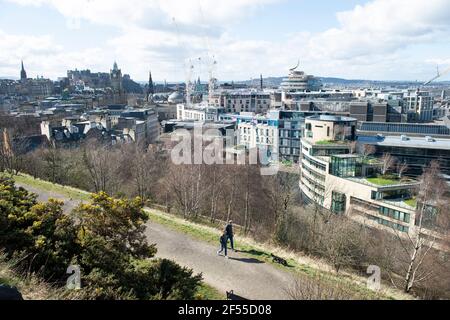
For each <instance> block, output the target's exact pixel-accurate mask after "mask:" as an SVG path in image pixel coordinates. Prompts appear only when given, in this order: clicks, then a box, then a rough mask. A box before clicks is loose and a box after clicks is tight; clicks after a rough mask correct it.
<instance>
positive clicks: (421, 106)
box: [403, 90, 433, 122]
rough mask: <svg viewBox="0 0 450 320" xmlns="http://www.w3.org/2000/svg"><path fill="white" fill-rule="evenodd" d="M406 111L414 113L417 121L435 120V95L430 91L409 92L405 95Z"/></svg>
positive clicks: (413, 117) (413, 116)
mask: <svg viewBox="0 0 450 320" xmlns="http://www.w3.org/2000/svg"><path fill="white" fill-rule="evenodd" d="M403 100H404V103H405V111H406V112H407V113H408V114H411V115H412V120H415V121H422V122H425V121H432V120H433V97H432V96H431V95H430V93H429V92H425V91H419V90H417V91H414V92H409V93H407V94H406V95H405V96H404V97H403Z"/></svg>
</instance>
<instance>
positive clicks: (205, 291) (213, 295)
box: [196, 282, 226, 300]
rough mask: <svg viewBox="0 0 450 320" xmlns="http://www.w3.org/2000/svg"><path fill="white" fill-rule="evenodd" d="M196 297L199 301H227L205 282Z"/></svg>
mask: <svg viewBox="0 0 450 320" xmlns="http://www.w3.org/2000/svg"><path fill="white" fill-rule="evenodd" d="M196 297H197V298H198V299H199V300H225V298H226V297H225V295H224V294H222V293H221V292H219V290H217V289H216V288H214V287H212V286H210V285H209V284H206V283H204V282H202V284H201V286H200V287H199V288H198V290H197V293H196Z"/></svg>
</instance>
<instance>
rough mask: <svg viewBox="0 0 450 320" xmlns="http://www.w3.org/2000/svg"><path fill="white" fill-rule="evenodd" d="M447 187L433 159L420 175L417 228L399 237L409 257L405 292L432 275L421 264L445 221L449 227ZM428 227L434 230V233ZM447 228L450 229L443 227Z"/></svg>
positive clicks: (405, 277)
mask: <svg viewBox="0 0 450 320" xmlns="http://www.w3.org/2000/svg"><path fill="white" fill-rule="evenodd" d="M446 190H447V184H446V183H445V181H444V180H443V179H442V178H441V174H440V171H439V164H438V162H436V161H433V162H432V163H431V164H430V166H429V167H428V168H426V169H425V170H424V173H423V174H422V176H421V177H420V187H419V189H418V193H417V196H416V199H417V206H416V218H415V229H416V230H415V231H414V232H412V233H411V234H412V236H410V235H409V234H408V241H404V240H403V239H400V241H402V243H403V244H404V248H405V250H406V252H407V254H408V257H409V260H408V261H407V264H406V273H405V276H404V279H405V285H404V291H405V292H410V291H411V289H412V288H413V287H414V286H415V285H416V284H417V283H418V282H420V281H422V280H423V279H425V278H426V277H428V276H429V275H427V273H428V272H427V270H423V268H422V264H423V262H424V261H425V258H426V257H427V255H428V254H429V253H430V251H431V250H432V249H433V248H434V247H435V245H436V240H437V234H439V233H441V232H442V230H441V227H442V225H443V224H444V225H446V226H447V227H448V220H449V219H448V210H446V207H447V206H448V199H446V198H445V197H444V195H445V193H446ZM444 214H445V216H443V215H444ZM440 215H441V216H440ZM427 230H428V231H432V232H433V233H431V236H430V235H429V232H427ZM444 232H448V230H445V229H444ZM405 242H406V243H405Z"/></svg>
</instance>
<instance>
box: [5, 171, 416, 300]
mask: <svg viewBox="0 0 450 320" xmlns="http://www.w3.org/2000/svg"><path fill="white" fill-rule="evenodd" d="M14 179H16V181H18V182H20V183H23V184H26V185H30V186H31V187H35V188H38V189H39V188H41V189H44V190H47V191H52V192H56V193H59V194H64V195H66V196H68V197H71V198H73V199H80V200H88V199H89V193H88V192H85V191H82V190H78V189H75V188H71V187H66V186H61V185H57V184H53V183H51V182H47V181H43V180H39V179H33V178H32V177H30V176H27V175H23V174H21V175H20V176H17V177H14ZM146 212H147V213H148V215H149V218H150V219H151V221H153V222H156V223H159V224H161V225H164V226H166V227H168V228H170V229H172V230H175V231H179V232H182V233H185V234H188V235H190V236H192V237H193V238H195V239H198V240H200V241H205V242H207V243H211V244H214V245H217V243H218V238H219V236H220V234H221V228H222V227H223V226H219V224H211V223H210V222H209V220H207V219H203V218H198V220H197V221H196V222H193V221H188V220H185V219H183V218H182V217H180V216H177V215H173V214H169V213H166V212H164V211H161V210H158V209H146ZM236 249H237V250H239V251H240V252H241V253H242V254H243V255H245V256H248V257H251V258H254V259H258V260H260V261H263V262H265V263H269V264H272V265H273V266H274V267H276V268H280V269H283V270H284V271H287V272H291V273H293V274H298V275H307V276H310V277H317V276H322V277H323V278H325V279H327V281H330V282H335V283H336V282H338V283H343V284H345V285H348V286H350V287H351V288H352V290H353V291H354V293H355V294H357V295H358V297H360V299H411V297H410V296H408V295H403V294H401V293H400V292H398V291H395V290H393V289H391V288H389V287H384V286H383V289H382V291H381V292H375V291H372V290H370V289H368V288H367V287H366V284H365V281H366V278H365V277H359V276H357V275H355V274H351V273H345V272H340V273H339V274H338V275H337V274H335V273H334V272H333V271H332V269H331V268H330V267H329V266H328V265H326V264H324V263H323V262H322V261H319V260H317V259H314V258H310V257H307V256H302V255H301V254H298V253H293V252H289V251H286V250H284V249H282V248H279V247H277V246H272V245H270V244H261V243H258V242H256V241H254V240H253V239H251V238H247V237H244V236H243V235H239V234H237V241H236ZM271 253H274V254H276V255H278V256H280V257H283V258H284V259H286V260H287V262H288V264H289V267H284V266H281V265H279V264H277V263H274V262H273V261H272V258H271ZM198 295H199V297H200V298H201V297H203V298H204V299H213V300H214V299H223V298H224V296H223V295H222V294H221V293H220V292H218V291H217V290H216V289H215V288H213V287H210V286H209V285H207V284H205V283H204V284H203V285H202V287H201V288H199V291H198Z"/></svg>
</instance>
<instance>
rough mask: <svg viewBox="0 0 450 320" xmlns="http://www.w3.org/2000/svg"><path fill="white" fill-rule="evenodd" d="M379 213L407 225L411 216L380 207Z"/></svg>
mask: <svg viewBox="0 0 450 320" xmlns="http://www.w3.org/2000/svg"><path fill="white" fill-rule="evenodd" d="M379 213H380V214H381V215H383V216H386V217H390V218H393V219H396V220H400V221H403V222H407V223H409V220H410V219H411V215H410V214H409V213H406V212H402V211H398V210H394V209H391V208H386V207H380V209H379Z"/></svg>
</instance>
